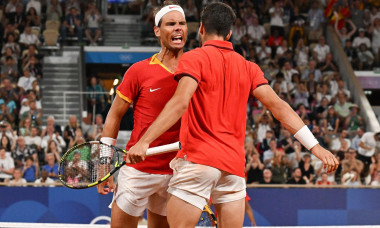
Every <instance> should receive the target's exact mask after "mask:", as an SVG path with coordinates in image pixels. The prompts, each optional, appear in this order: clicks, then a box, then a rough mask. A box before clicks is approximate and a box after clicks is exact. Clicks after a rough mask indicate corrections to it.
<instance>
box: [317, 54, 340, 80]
mask: <svg viewBox="0 0 380 228" xmlns="http://www.w3.org/2000/svg"><path fill="white" fill-rule="evenodd" d="M319 70H320V71H321V72H322V74H323V75H328V76H330V75H331V74H332V73H334V72H337V71H338V67H337V66H336V64H335V62H334V60H333V56H332V54H331V53H327V54H326V58H325V61H322V62H320V63H319Z"/></svg>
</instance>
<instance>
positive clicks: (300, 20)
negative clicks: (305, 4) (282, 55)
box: [289, 6, 307, 49]
mask: <svg viewBox="0 0 380 228" xmlns="http://www.w3.org/2000/svg"><path fill="white" fill-rule="evenodd" d="M293 10H294V12H293V15H292V17H291V18H290V26H291V27H290V31H289V46H290V47H292V48H293V49H294V48H295V47H296V45H297V43H298V41H299V40H300V39H302V40H304V41H306V39H307V37H306V35H305V30H304V25H305V22H306V18H305V17H304V16H303V15H302V14H300V12H299V8H298V6H294V7H293Z"/></svg>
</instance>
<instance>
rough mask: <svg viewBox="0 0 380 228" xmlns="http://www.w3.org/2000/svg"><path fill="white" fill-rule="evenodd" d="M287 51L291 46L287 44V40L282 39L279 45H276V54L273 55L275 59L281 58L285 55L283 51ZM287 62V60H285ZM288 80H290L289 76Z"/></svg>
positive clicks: (290, 49)
mask: <svg viewBox="0 0 380 228" xmlns="http://www.w3.org/2000/svg"><path fill="white" fill-rule="evenodd" d="M287 51H292V48H291V47H289V46H288V41H287V40H283V41H282V42H281V46H279V47H277V49H276V55H275V59H277V60H281V59H283V58H284V57H285V53H286V52H287ZM287 62H289V61H287ZM289 64H290V62H289ZM289 81H290V78H289Z"/></svg>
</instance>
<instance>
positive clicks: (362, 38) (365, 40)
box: [352, 28, 371, 48]
mask: <svg viewBox="0 0 380 228" xmlns="http://www.w3.org/2000/svg"><path fill="white" fill-rule="evenodd" d="M360 44H365V45H366V46H367V48H370V47H371V40H370V39H369V38H368V37H366V36H365V30H364V28H360V29H359V36H357V37H355V38H354V41H353V43H352V46H353V47H354V48H359V46H360Z"/></svg>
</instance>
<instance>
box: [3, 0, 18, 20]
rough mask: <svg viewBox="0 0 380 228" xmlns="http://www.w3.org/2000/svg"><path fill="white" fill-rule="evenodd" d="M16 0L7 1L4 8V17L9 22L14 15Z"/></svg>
mask: <svg viewBox="0 0 380 228" xmlns="http://www.w3.org/2000/svg"><path fill="white" fill-rule="evenodd" d="M17 5H18V3H17V0H9V1H8V3H7V4H6V6H5V16H6V17H7V19H8V20H9V19H10V18H12V16H13V15H14V14H15V13H16V8H17Z"/></svg>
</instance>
